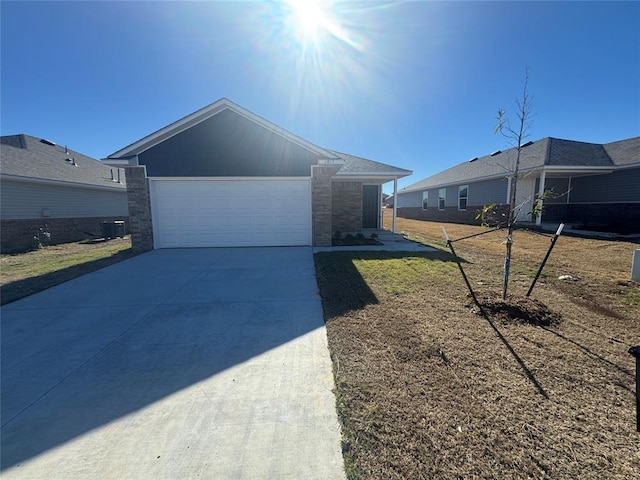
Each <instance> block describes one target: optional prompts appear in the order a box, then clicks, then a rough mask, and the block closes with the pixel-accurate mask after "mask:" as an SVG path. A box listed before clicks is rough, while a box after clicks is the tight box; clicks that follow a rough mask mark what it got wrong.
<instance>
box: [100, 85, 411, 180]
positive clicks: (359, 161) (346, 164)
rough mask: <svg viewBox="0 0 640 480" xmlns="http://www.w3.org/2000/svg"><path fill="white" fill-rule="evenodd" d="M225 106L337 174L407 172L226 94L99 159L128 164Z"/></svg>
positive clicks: (377, 176) (390, 176) (384, 177)
mask: <svg viewBox="0 0 640 480" xmlns="http://www.w3.org/2000/svg"><path fill="white" fill-rule="evenodd" d="M225 110H230V111H232V112H234V113H236V114H238V115H241V116H242V117H244V118H246V119H248V120H251V121H252V122H255V123H256V124H258V125H259V126H261V127H263V128H265V129H267V130H268V131H270V132H272V133H275V134H277V135H280V136H281V137H283V138H285V139H286V140H288V141H290V142H293V143H294V144H296V145H298V146H300V147H303V148H305V149H306V150H308V151H310V152H312V153H314V154H315V155H317V157H318V158H319V159H320V160H326V161H327V163H329V164H342V165H341V167H340V169H339V171H338V172H337V174H336V175H337V176H354V177H355V176H359V177H363V178H364V177H366V178H375V179H378V180H384V181H387V180H390V179H393V178H399V177H405V176H407V175H411V173H412V172H411V171H410V170H404V169H402V168H397V167H393V166H391V165H386V164H384V163H380V162H374V161H373V160H368V159H365V158H361V157H356V156H354V155H348V154H345V153H339V152H335V151H333V150H329V149H326V148H323V147H319V146H318V145H315V144H313V143H311V142H308V141H307V140H305V139H303V138H301V137H299V136H297V135H295V134H293V133H291V132H289V131H287V130H285V129H283V128H281V127H279V126H277V125H275V124H273V123H271V122H269V121H268V120H265V119H264V118H262V117H260V116H259V115H256V114H255V113H253V112H250V111H249V110H247V109H245V108H243V107H241V106H240V105H238V104H236V103H234V102H232V101H231V100H229V99H227V98H221V99H220V100H218V101H216V102H214V103H212V104H210V105H208V106H206V107H204V108H201V109H200V110H198V111H196V112H194V113H192V114H190V115H187V116H186V117H183V118H182V119H180V120H178V121H176V122H173V123H172V124H170V125H168V126H166V127H164V128H161V129H160V130H157V131H156V132H154V133H152V134H150V135H147V136H146V137H144V138H142V139H141V140H138V141H137V142H134V143H132V144H131V145H129V146H127V147H125V148H123V149H120V150H118V151H117V152H114V153H112V154H111V155H109V156H108V157H107V158H106V159H104V160H103V161H104V162H105V163H107V164H109V163H110V164H114V165H115V164H120V163H122V164H128V160H129V159H131V158H133V157H135V156H137V155H141V154H143V153H144V152H145V151H147V150H149V149H151V148H153V147H155V146H156V145H158V144H160V143H162V142H164V141H165V140H167V139H169V138H171V137H174V136H176V135H178V134H180V133H181V132H184V131H185V130H187V129H189V128H191V127H194V126H195V125H198V124H200V123H201V122H204V121H206V120H208V119H209V118H211V117H213V116H214V115H217V114H219V113H221V112H223V111H225Z"/></svg>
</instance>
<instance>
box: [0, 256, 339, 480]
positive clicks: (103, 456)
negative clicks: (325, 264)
mask: <svg viewBox="0 0 640 480" xmlns="http://www.w3.org/2000/svg"><path fill="white" fill-rule="evenodd" d="M1 342H2V345H1V348H2V350H1V354H2V404H1V406H2V416H1V420H2V444H1V446H0V447H1V449H0V452H1V455H2V473H1V475H2V478H3V479H5V480H9V479H17V478H24V479H26V478H28V479H36V478H47V479H67V480H68V479H80V478H81V479H86V478H100V479H116V478H123V479H134V478H135V479H145V478H149V479H189V478H205V479H227V478H228V479H241V478H246V479H249V478H250V479H262V478H264V479H302V478H304V479H313V478H317V479H322V480H330V479H341V478H344V471H343V463H342V455H341V452H340V433H339V426H338V421H337V417H336V411H335V398H334V395H333V393H332V388H333V378H332V370H331V361H330V358H329V352H328V350H327V340H326V331H325V329H324V325H323V320H322V305H321V302H320V299H319V295H318V287H317V284H316V280H315V272H314V266H313V257H312V249H311V248H308V247H292V248H238V249H227V248H220V249H178V250H156V251H153V252H149V253H145V254H143V255H140V256H138V257H135V258H133V259H130V260H127V261H125V262H122V263H119V264H117V265H113V266H111V267H107V268H105V269H103V270H100V271H97V272H94V273H91V274H89V275H86V276H84V277H81V278H77V279H75V280H72V281H70V282H67V283H65V284H62V285H59V286H57V287H54V288H51V289H49V290H47V291H44V292H42V293H39V294H36V295H33V296H31V297H28V298H24V299H22V300H19V301H17V302H14V303H11V304H8V305H6V306H4V307H3V308H2V337H1Z"/></svg>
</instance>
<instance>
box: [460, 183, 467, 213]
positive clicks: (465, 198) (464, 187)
mask: <svg viewBox="0 0 640 480" xmlns="http://www.w3.org/2000/svg"><path fill="white" fill-rule="evenodd" d="M464 189H466V190H467V194H466V195H465V196H464V197H463V196H462V195H461V193H462V190H464ZM462 199H464V208H460V201H461V200H462ZM468 203H469V185H460V186H459V187H458V210H460V211H464V210H466V209H467V205H468Z"/></svg>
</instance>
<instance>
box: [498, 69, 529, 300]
mask: <svg viewBox="0 0 640 480" xmlns="http://www.w3.org/2000/svg"><path fill="white" fill-rule="evenodd" d="M528 83H529V70H528V69H527V70H526V73H525V78H524V88H523V90H522V97H521V98H519V99H516V105H517V111H516V116H517V119H518V124H517V127H515V128H512V127H511V125H510V124H509V119H508V118H507V117H506V110H504V109H500V110H499V111H498V117H497V120H498V123H497V125H496V128H495V133H501V134H502V135H503V136H504V137H505V138H507V139H508V140H509V143H510V144H512V145H513V146H515V147H516V159H515V164H514V166H513V170H512V173H511V175H510V177H509V178H510V182H511V190H510V195H509V210H508V213H507V240H506V253H505V257H504V278H503V281H502V299H503V300H506V299H507V290H508V287H509V268H510V266H511V247H512V245H513V230H514V224H515V221H516V217H517V213H518V209H517V208H516V199H517V198H518V197H517V196H516V192H517V189H518V175H519V171H520V153H521V152H522V144H523V140H524V139H525V138H527V137H528V136H529V131H530V129H531V123H530V120H529V117H530V115H531V98H530V97H529V93H528V92H527V86H528Z"/></svg>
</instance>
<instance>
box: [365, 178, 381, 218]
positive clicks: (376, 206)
mask: <svg viewBox="0 0 640 480" xmlns="http://www.w3.org/2000/svg"><path fill="white" fill-rule="evenodd" d="M379 214H380V185H363V186H362V228H378V227H379V225H378V219H379Z"/></svg>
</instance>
